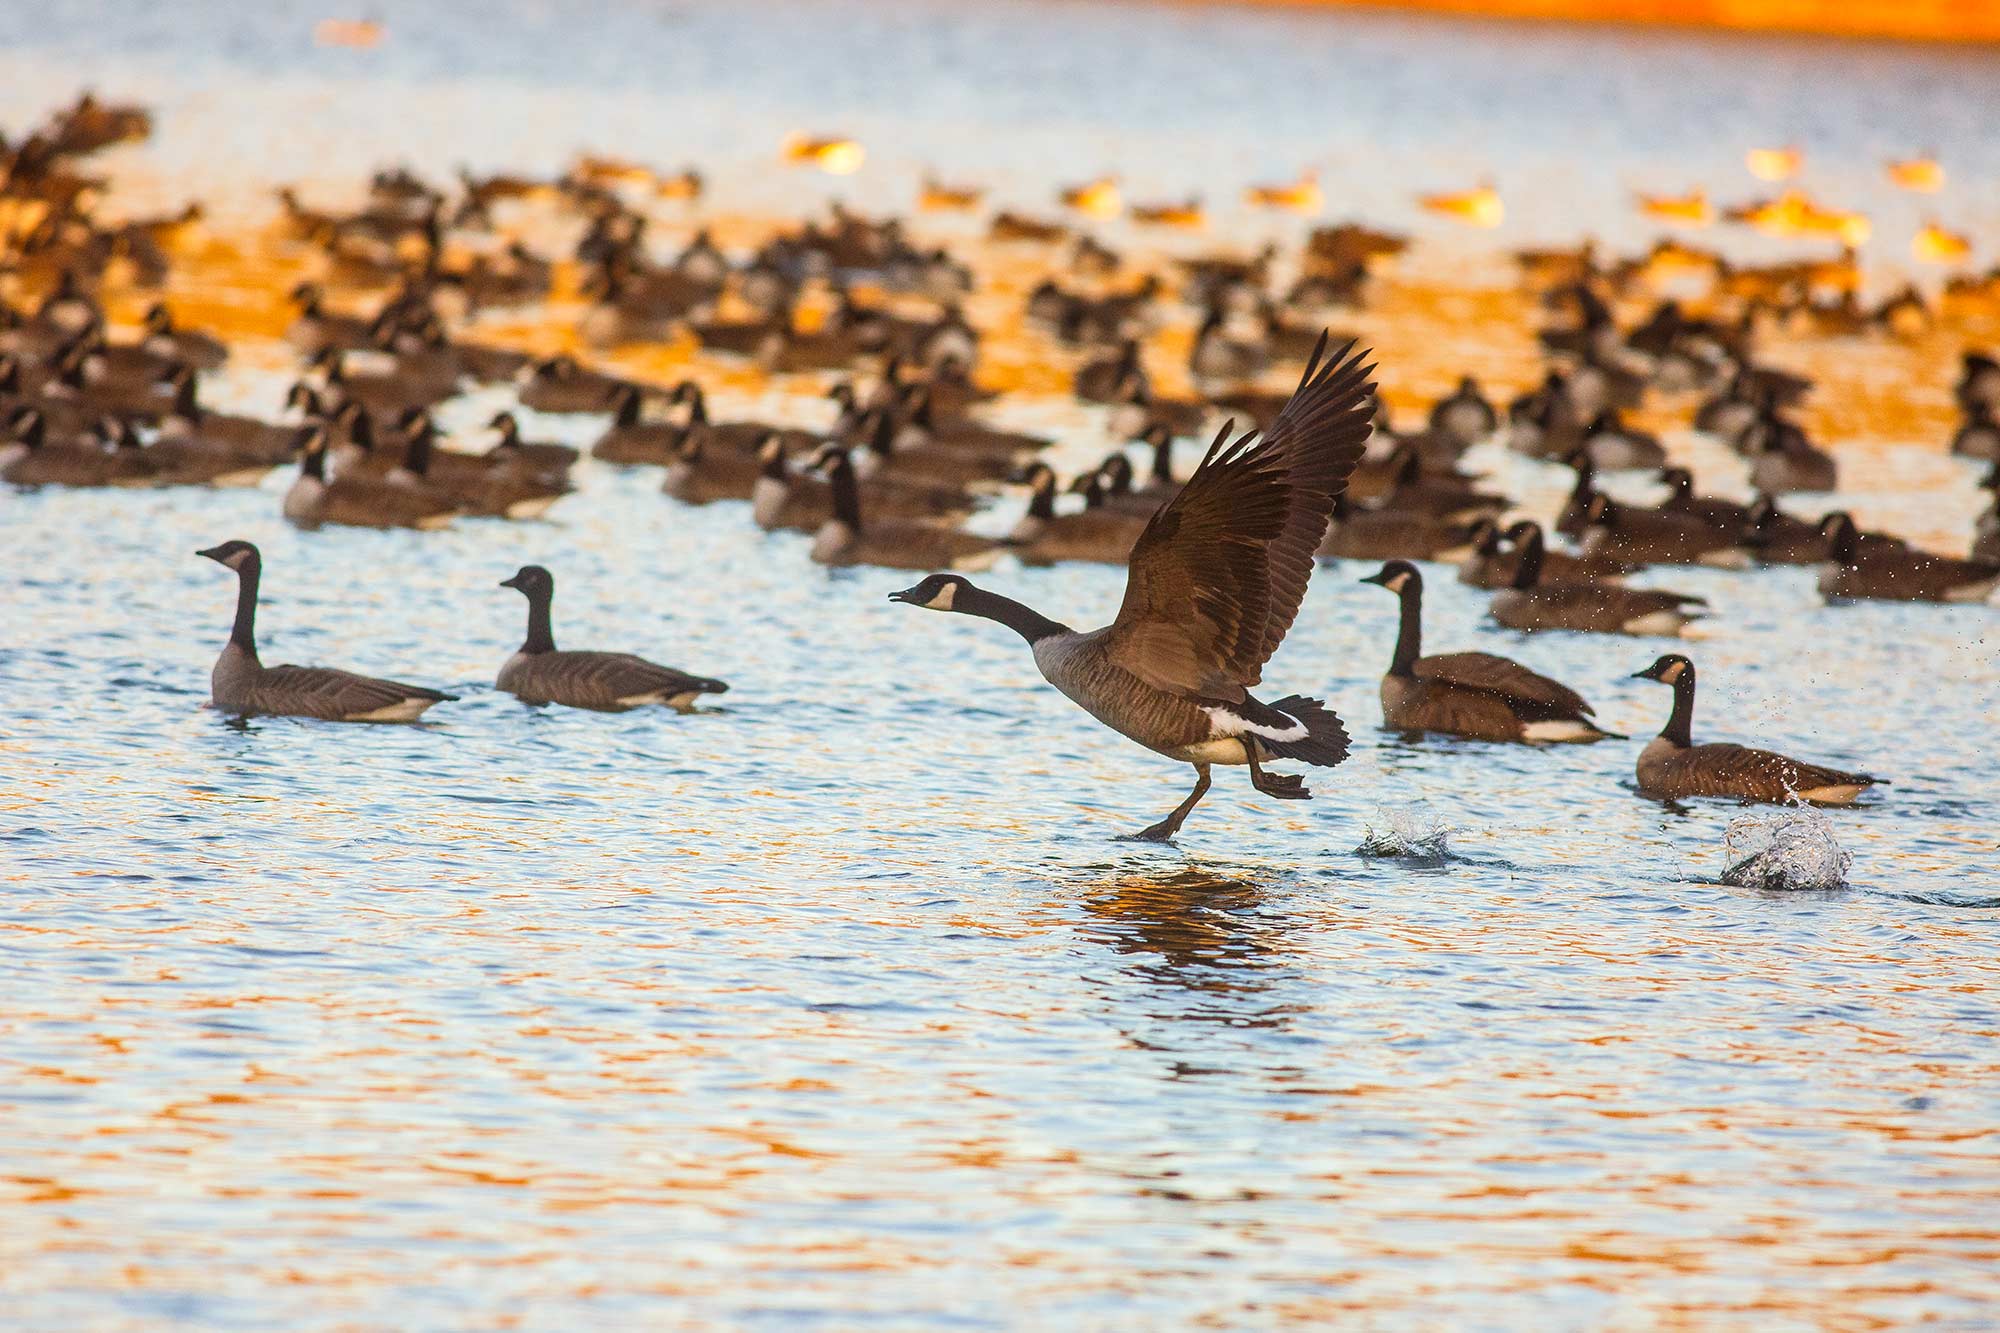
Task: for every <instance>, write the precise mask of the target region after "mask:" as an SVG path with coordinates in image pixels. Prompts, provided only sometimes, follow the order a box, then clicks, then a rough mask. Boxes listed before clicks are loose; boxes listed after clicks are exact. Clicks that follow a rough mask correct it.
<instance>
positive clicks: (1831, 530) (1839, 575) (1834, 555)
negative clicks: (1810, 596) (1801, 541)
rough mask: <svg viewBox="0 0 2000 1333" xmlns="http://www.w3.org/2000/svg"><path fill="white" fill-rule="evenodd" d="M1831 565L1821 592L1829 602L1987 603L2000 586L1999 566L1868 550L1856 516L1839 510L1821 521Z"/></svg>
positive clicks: (1905, 551)
mask: <svg viewBox="0 0 2000 1333" xmlns="http://www.w3.org/2000/svg"><path fill="white" fill-rule="evenodd" d="M1820 533H1821V535H1822V536H1824V537H1825V538H1826V544H1827V564H1826V566H1825V568H1823V569H1822V570H1821V571H1820V576H1819V591H1820V595H1821V596H1823V597H1825V598H1826V599H1827V600H1828V601H1829V602H1833V601H1844V600H1852V599H1867V600H1879V601H1894V602H1983V601H1985V600H1986V599H1987V597H1988V596H1989V595H1991V594H1992V592H1993V590H1994V588H1996V587H2000V564H1994V563H1991V562H1989V561H1985V560H1954V559H1952V558H1951V557H1949V556H1942V555H1930V554H1928V553H1926V552H1923V551H1918V550H1912V549H1908V548H1905V549H1902V550H1895V549H1882V548H1879V547H1878V548H1876V549H1874V550H1870V549H1868V547H1867V546H1866V545H1864V544H1863V543H1862V541H1861V534H1860V532H1859V531H1858V530H1857V529H1856V528H1855V526H1854V520H1853V518H1851V517H1850V516H1849V515H1847V514H1846V513H1844V512H1841V511H1839V510H1836V511H1834V512H1833V513H1831V514H1828V515H1827V516H1826V517H1825V518H1823V519H1821V520H1820Z"/></svg>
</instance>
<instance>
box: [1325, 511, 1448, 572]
mask: <svg viewBox="0 0 2000 1333" xmlns="http://www.w3.org/2000/svg"><path fill="white" fill-rule="evenodd" d="M1471 543H1472V527H1471V525H1470V524H1467V523H1463V522H1460V521H1459V520H1458V519H1455V518H1445V517H1439V516H1437V515H1435V514H1427V513H1411V512H1408V511H1404V510H1395V509H1355V508H1352V507H1351V506H1349V505H1348V503H1347V497H1346V496H1344V495H1343V496H1339V497H1337V498H1336V499H1335V501H1334V509H1333V521H1332V522H1331V523H1329V524H1328V525H1327V529H1326V536H1325V537H1324V538H1322V539H1321V541H1320V544H1319V554H1320V556H1321V557H1322V558H1324V559H1328V560H1445V559H1449V558H1451V556H1452V555H1453V554H1454V553H1455V552H1461V551H1464V550H1465V549H1466V548H1467V547H1468V546H1470V545H1471Z"/></svg>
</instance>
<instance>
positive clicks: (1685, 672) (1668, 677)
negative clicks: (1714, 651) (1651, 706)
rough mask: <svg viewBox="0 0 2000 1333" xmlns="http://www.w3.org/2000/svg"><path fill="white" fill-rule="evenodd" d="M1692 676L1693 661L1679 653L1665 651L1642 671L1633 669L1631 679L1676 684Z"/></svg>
mask: <svg viewBox="0 0 2000 1333" xmlns="http://www.w3.org/2000/svg"><path fill="white" fill-rule="evenodd" d="M1693 676H1694V663H1693V662H1690V661H1689V660H1688V659H1687V658H1685V657H1683V656H1681V654H1679V653H1665V654H1663V655H1662V656H1661V657H1660V659H1659V660H1658V661H1657V662H1654V663H1653V665H1651V666H1649V667H1647V668H1646V669H1645V670H1644V671H1634V672H1633V673H1632V679H1633V680H1657V681H1659V682H1660V684H1662V685H1678V684H1680V683H1681V681H1682V680H1684V679H1692V678H1693Z"/></svg>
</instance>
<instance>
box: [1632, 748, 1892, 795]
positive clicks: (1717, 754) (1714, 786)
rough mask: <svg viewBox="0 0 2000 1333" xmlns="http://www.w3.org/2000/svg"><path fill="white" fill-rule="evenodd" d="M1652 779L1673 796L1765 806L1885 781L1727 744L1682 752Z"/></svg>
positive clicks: (1660, 765) (1664, 761)
mask: <svg viewBox="0 0 2000 1333" xmlns="http://www.w3.org/2000/svg"><path fill="white" fill-rule="evenodd" d="M1649 776H1650V777H1651V783H1650V784H1649V785H1656V786H1663V787H1664V788H1666V789H1667V790H1668V792H1669V794H1671V795H1676V796H1742V797H1747V798H1749V799H1752V800H1759V801H1783V800H1785V799H1786V798H1787V797H1790V796H1792V795H1793V794H1795V793H1797V792H1802V791H1812V790H1814V789H1815V788H1820V787H1840V786H1848V785H1853V784H1859V785H1861V786H1868V785H1870V784H1872V783H1874V782H1876V781H1878V780H1879V779H1876V778H1872V777H1869V776H1867V775H1866V774H1863V773H1843V772H1841V771H1840V770H1839V769H1834V768H1823V767H1821V766H1820V765H1818V764H1807V763H1802V762H1800V761H1799V760H1797V759H1790V758H1787V757H1786V756H1784V755H1781V754H1776V753H1773V752H1772V751H1770V750H1754V749H1751V748H1750V747H1749V746H1747V745H1736V744H1734V743H1731V742H1727V741H1717V742H1712V743H1710V744H1707V745H1691V746H1689V747H1687V748H1686V749H1683V750H1676V751H1674V752H1673V753H1672V754H1670V755H1668V756H1666V757H1665V758H1663V759H1661V760H1659V761H1658V766H1657V768H1656V769H1655V771H1654V773H1653V774H1651V775H1649Z"/></svg>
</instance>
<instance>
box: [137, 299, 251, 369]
mask: <svg viewBox="0 0 2000 1333" xmlns="http://www.w3.org/2000/svg"><path fill="white" fill-rule="evenodd" d="M139 346H140V347H142V348H144V349H145V350H146V351H148V352H150V353H152V354H153V355H154V356H157V357H160V358H161V359H163V360H167V361H177V362H179V363H180V364H182V365H187V366H193V367H195V368H196V369H197V370H214V369H215V368H216V367H217V366H220V365H221V364H222V363H223V362H224V361H226V360H228V359H229V347H228V345H227V344H225V343H224V342H223V341H222V340H221V339H220V338H217V337H216V336H215V335H213V334H209V333H202V332H200V331H198V330H195V329H184V328H181V327H179V326H178V325H176V324H175V323H174V317H173V314H172V313H171V312H170V311H168V309H167V308H166V306H165V305H162V304H160V303H158V302H155V303H154V304H153V305H152V306H151V307H149V308H148V309H147V311H146V333H145V337H144V338H142V339H141V340H140V343H139Z"/></svg>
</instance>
